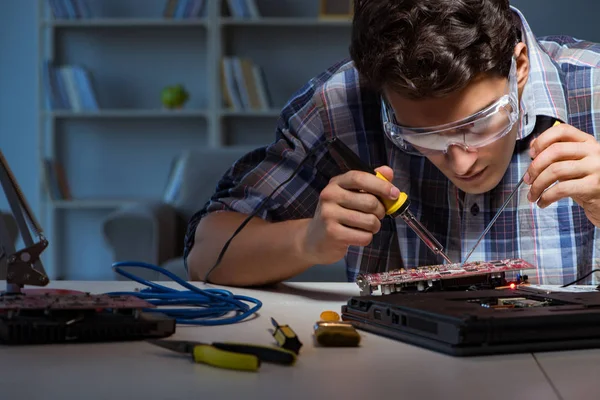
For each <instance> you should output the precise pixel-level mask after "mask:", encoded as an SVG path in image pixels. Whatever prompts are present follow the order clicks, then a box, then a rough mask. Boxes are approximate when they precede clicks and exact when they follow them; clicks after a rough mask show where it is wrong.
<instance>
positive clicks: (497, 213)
mask: <svg viewBox="0 0 600 400" xmlns="http://www.w3.org/2000/svg"><path fill="white" fill-rule="evenodd" d="M556 125H560V121H556V122H555V123H554V125H552V126H553V127H554V126H556ZM525 173H527V172H525ZM523 178H525V175H523V176H522V177H521V179H520V180H519V182H518V183H517V186H515V188H514V189H513V190H512V192H511V193H510V195H509V196H508V197H507V198H506V200H504V203H503V204H502V206H500V209H499V210H498V211H497V212H496V215H494V218H492V220H491V221H490V223H489V224H488V225H487V226H486V228H485V229H484V230H483V232H482V233H481V235H479V238H478V239H477V241H476V242H475V245H474V246H473V247H472V248H471V251H469V253H468V254H467V257H465V259H464V260H463V262H462V265H464V264H465V263H466V262H467V260H468V259H469V257H471V254H473V252H474V251H475V249H476V248H477V246H479V243H481V241H482V240H483V238H484V237H485V235H487V233H488V232H489V230H490V229H491V228H492V226H493V225H494V223H495V222H496V220H497V219H498V217H499V216H500V214H502V212H503V211H504V209H505V208H506V206H507V205H508V202H509V201H510V200H511V199H512V198H513V196H514V195H515V193H517V190H519V187H520V186H521V185H522V184H523Z"/></svg>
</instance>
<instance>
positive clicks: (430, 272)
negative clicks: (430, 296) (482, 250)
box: [356, 259, 535, 295]
mask: <svg viewBox="0 0 600 400" xmlns="http://www.w3.org/2000/svg"><path fill="white" fill-rule="evenodd" d="M531 269H535V267H534V266H533V265H532V264H530V263H528V262H527V261H525V260H522V259H504V260H495V261H471V262H468V263H466V264H462V263H453V264H445V265H429V266H423V267H417V268H410V269H408V268H407V269H404V268H402V269H398V270H393V271H387V272H379V273H373V274H360V275H358V276H357V278H356V284H357V285H358V287H359V288H360V289H361V294H362V295H370V294H372V293H373V292H374V291H379V292H380V293H381V294H390V293H394V292H397V291H406V290H412V291H414V290H416V291H420V292H421V291H432V290H456V289H466V288H469V287H472V286H477V287H480V288H482V287H483V288H492V289H493V288H495V287H500V286H506V285H507V283H508V282H506V279H505V276H506V274H505V273H506V272H509V271H510V272H512V271H524V270H531ZM524 280H525V281H526V276H525V275H521V274H519V277H518V278H517V281H516V283H523V281H524Z"/></svg>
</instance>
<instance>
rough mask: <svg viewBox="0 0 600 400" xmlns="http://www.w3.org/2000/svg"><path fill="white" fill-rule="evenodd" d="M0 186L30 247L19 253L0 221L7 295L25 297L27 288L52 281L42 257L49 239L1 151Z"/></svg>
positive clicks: (0, 246) (0, 239)
mask: <svg viewBox="0 0 600 400" xmlns="http://www.w3.org/2000/svg"><path fill="white" fill-rule="evenodd" d="M0 184H1V185H2V189H3V190H4V194H5V195H6V199H7V200H8V204H9V206H10V208H11V211H12V215H13V217H14V218H15V221H16V223H17V227H18V229H19V233H20V234H21V237H22V238H23V242H24V243H25V246H26V247H25V248H24V249H22V250H20V251H16V249H15V245H14V243H13V242H12V240H11V238H10V236H9V234H8V228H7V227H6V225H5V223H4V221H3V220H2V219H0V262H2V263H6V292H5V293H4V295H15V294H23V287H24V286H25V285H33V286H46V285H47V284H48V283H49V282H50V280H49V279H48V276H47V275H46V271H45V270H44V266H43V265H42V261H41V260H40V254H41V253H42V251H44V249H45V248H46V247H48V240H46V238H45V237H44V235H43V232H42V228H41V227H40V224H39V223H38V222H37V220H36V218H35V216H34V215H33V213H32V212H31V208H30V207H29V204H28V203H27V200H26V199H25V196H24V195H23V192H22V191H21V188H20V187H19V184H18V183H17V180H16V179H15V176H14V175H13V173H12V171H11V170H10V167H9V165H8V162H7V161H6V158H4V154H2V151H1V150H0ZM25 216H26V217H27V221H26V220H25ZM28 222H29V224H28ZM30 226H31V227H32V229H33V230H34V232H35V234H36V235H37V239H38V240H37V242H35V243H34V241H33V239H32V237H31V232H30ZM0 265H1V264H0Z"/></svg>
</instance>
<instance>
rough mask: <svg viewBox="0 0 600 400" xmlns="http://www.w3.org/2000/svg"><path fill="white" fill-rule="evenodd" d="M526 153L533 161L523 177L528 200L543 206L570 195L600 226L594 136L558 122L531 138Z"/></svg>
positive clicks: (598, 151) (599, 164) (599, 147)
mask: <svg viewBox="0 0 600 400" xmlns="http://www.w3.org/2000/svg"><path fill="white" fill-rule="evenodd" d="M529 154H530V156H531V158H533V161H532V162H531V165H530V166H529V169H528V170H527V174H526V175H525V179H524V181H525V183H527V184H529V185H531V187H530V189H529V195H528V199H529V201H537V204H538V206H539V207H541V208H545V207H547V206H549V205H550V204H552V203H554V202H555V201H558V200H560V199H562V198H565V197H571V198H572V199H573V200H574V201H575V202H576V203H577V204H579V205H580V206H581V207H583V209H584V211H585V214H586V215H587V217H588V218H589V220H590V221H591V222H592V223H593V224H594V225H595V226H600V143H598V141H596V139H595V138H594V136H592V135H590V134H587V133H585V132H582V131H580V130H579V129H577V128H575V127H573V126H571V125H568V124H560V125H557V126H554V127H552V128H550V129H548V130H547V131H545V132H544V133H542V134H541V135H540V136H539V137H537V138H535V139H534V140H533V141H532V142H531V148H530V150H529ZM554 183H556V184H554ZM553 184H554V185H553ZM550 186H552V187H550Z"/></svg>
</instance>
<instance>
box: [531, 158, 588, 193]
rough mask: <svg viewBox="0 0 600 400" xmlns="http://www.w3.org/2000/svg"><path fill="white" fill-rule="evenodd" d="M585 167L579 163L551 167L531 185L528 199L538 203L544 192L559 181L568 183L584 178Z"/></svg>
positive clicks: (564, 162)
mask: <svg viewBox="0 0 600 400" xmlns="http://www.w3.org/2000/svg"><path fill="white" fill-rule="evenodd" d="M584 167H585V165H582V163H581V162H577V161H572V160H569V161H558V162H556V163H554V164H551V165H549V166H548V167H547V168H546V169H544V170H543V171H542V173H541V174H539V176H538V177H537V178H535V180H534V181H533V182H532V183H531V187H530V188H529V194H528V195H527V199H528V200H529V201H536V200H537V199H539V198H540V196H541V195H542V193H543V192H544V190H546V189H548V188H549V187H550V186H551V185H553V184H554V183H555V182H557V181H567V180H571V179H577V178H583V177H584V176H585V175H586V169H585V168H584Z"/></svg>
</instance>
